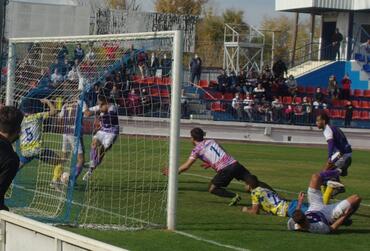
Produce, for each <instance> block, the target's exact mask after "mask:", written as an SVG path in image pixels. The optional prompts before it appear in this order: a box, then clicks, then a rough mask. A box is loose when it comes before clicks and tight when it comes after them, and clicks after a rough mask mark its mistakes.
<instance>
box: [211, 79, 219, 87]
mask: <svg viewBox="0 0 370 251" xmlns="http://www.w3.org/2000/svg"><path fill="white" fill-rule="evenodd" d="M217 85H218V84H217V81H216V80H211V81H209V86H210V87H213V86H217Z"/></svg>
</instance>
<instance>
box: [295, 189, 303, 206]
mask: <svg viewBox="0 0 370 251" xmlns="http://www.w3.org/2000/svg"><path fill="white" fill-rule="evenodd" d="M303 202H304V192H300V193H299V195H298V203H297V207H296V208H295V209H296V210H301V208H302V204H303Z"/></svg>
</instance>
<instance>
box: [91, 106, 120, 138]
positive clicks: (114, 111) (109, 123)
mask: <svg viewBox="0 0 370 251" xmlns="http://www.w3.org/2000/svg"><path fill="white" fill-rule="evenodd" d="M89 111H91V112H99V111H100V107H99V105H97V106H93V107H90V108H89ZM99 120H100V129H99V130H100V131H103V132H108V133H113V134H119V119H118V107H117V106H116V105H113V104H110V105H109V108H108V112H100V114H99Z"/></svg>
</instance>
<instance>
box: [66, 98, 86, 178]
mask: <svg viewBox="0 0 370 251" xmlns="http://www.w3.org/2000/svg"><path fill="white" fill-rule="evenodd" d="M82 109H83V111H85V110H86V109H87V106H86V104H85V103H83V108H82ZM77 112H78V96H76V98H74V99H73V100H71V101H69V102H67V103H65V104H64V105H63V106H62V109H61V111H60V113H59V120H60V125H61V126H62V132H63V145H62V153H63V158H64V159H66V158H67V155H68V154H69V153H71V152H73V150H74V147H75V128H76V117H77V115H78V114H77ZM78 141H79V143H78V150H77V151H78V155H77V163H76V166H75V174H74V175H73V176H72V177H73V178H74V179H75V180H77V178H78V176H79V175H80V174H81V172H82V169H83V166H84V163H85V157H84V152H85V147H84V144H83V127H82V116H81V131H80V137H79V140H78Z"/></svg>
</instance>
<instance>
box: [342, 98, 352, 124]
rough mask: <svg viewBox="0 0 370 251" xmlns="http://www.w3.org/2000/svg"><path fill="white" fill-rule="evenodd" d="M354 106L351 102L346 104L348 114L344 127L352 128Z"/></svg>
mask: <svg viewBox="0 0 370 251" xmlns="http://www.w3.org/2000/svg"><path fill="white" fill-rule="evenodd" d="M352 115H353V106H352V102H351V101H347V103H346V114H345V117H344V127H350V126H351V122H352Z"/></svg>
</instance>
